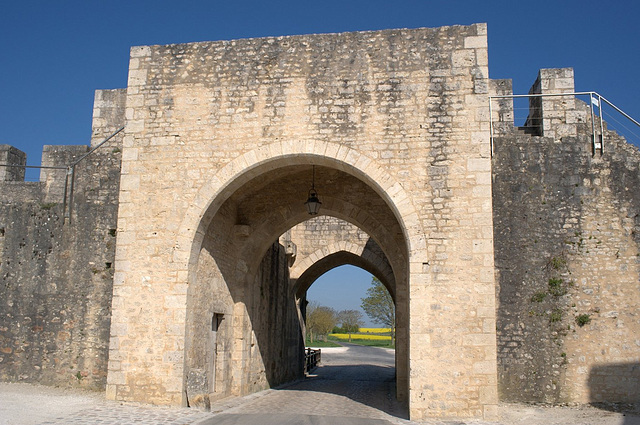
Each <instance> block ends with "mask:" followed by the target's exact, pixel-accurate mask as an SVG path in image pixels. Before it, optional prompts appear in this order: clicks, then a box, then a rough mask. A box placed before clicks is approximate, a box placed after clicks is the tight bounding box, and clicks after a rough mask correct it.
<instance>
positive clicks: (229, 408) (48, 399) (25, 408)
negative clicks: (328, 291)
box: [0, 345, 640, 425]
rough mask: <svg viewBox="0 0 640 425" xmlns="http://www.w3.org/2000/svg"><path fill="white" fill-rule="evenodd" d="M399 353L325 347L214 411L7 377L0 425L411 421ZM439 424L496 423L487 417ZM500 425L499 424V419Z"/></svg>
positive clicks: (586, 410) (524, 421)
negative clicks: (289, 377)
mask: <svg viewBox="0 0 640 425" xmlns="http://www.w3.org/2000/svg"><path fill="white" fill-rule="evenodd" d="M393 365H394V354H393V351H390V350H386V349H382V348H374V347H359V346H353V345H348V346H345V347H340V348H323V349H322V365H321V366H320V367H318V368H317V369H316V370H315V371H314V372H313V375H312V376H311V377H309V378H307V379H305V380H303V381H299V382H295V383H293V384H290V385H287V386H283V387H281V388H278V389H272V390H267V391H262V392H260V393H256V394H251V395H249V396H246V397H241V398H235V399H229V400H226V401H221V402H218V403H216V404H214V405H213V406H212V410H211V412H203V411H200V410H196V409H187V408H175V407H174V408H168V407H157V406H149V405H142V404H135V403H119V402H114V401H109V400H105V399H104V396H103V395H102V394H97V393H79V392H77V391H65V390H61V389H56V388H50V387H43V386H39V385H29V384H10V383H0V425H38V424H40V425H63V424H64V425H115V424H118V425H254V424H258V425H408V424H414V422H410V421H407V420H405V419H403V418H404V417H405V414H404V413H405V412H403V411H402V408H401V407H400V406H399V405H398V403H396V402H395V396H394V387H395V380H394V367H393ZM426 423H428V424H431V425H443V424H446V425H465V424H467V425H471V424H473V425H488V423H487V422H482V421H479V420H465V421H464V422H460V421H452V422H450V421H438V420H429V421H427V422H426ZM499 423H500V424H509V425H514V424H519V425H540V424H545V425H640V416H637V413H636V414H635V415H624V414H622V413H616V412H607V411H603V410H599V409H594V408H590V407H581V408H570V407H567V408H543V407H539V406H527V405H502V406H501V419H500V422H499ZM493 425H499V424H496V423H494V424H493Z"/></svg>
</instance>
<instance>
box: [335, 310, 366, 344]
mask: <svg viewBox="0 0 640 425" xmlns="http://www.w3.org/2000/svg"><path fill="white" fill-rule="evenodd" d="M338 322H340V323H341V324H342V330H343V331H344V332H346V333H348V334H349V342H351V334H352V333H354V332H358V331H359V330H360V326H362V313H360V312H359V311H358V310H342V311H341V312H340V313H338Z"/></svg>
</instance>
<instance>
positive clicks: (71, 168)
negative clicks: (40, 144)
mask: <svg viewBox="0 0 640 425" xmlns="http://www.w3.org/2000/svg"><path fill="white" fill-rule="evenodd" d="M122 130H124V127H120V128H119V129H118V130H116V131H115V132H113V133H111V134H110V135H109V136H107V138H105V139H104V140H103V141H102V142H100V143H98V144H97V145H96V146H94V147H93V148H91V149H90V150H89V151H88V152H87V153H85V154H84V155H82V156H81V157H80V158H78V159H77V160H76V161H74V162H72V163H71V164H69V165H64V166H62V165H60V166H53V165H17V164H0V167H19V168H40V169H51V170H66V175H65V180H64V194H63V198H64V199H63V201H62V214H63V217H64V219H65V220H67V219H68V221H69V223H70V222H71V208H72V202H73V188H74V183H75V175H76V166H77V165H78V164H79V163H80V162H81V161H82V160H84V159H85V158H87V157H88V156H89V155H91V154H92V153H94V152H95V151H96V150H97V149H99V148H100V147H101V146H102V145H104V144H105V143H107V142H108V141H109V140H111V139H113V138H114V137H115V136H116V135H117V134H118V133H120V132H121V131H122ZM67 198H68V199H69V200H68V202H67ZM67 205H68V206H69V210H68V211H67Z"/></svg>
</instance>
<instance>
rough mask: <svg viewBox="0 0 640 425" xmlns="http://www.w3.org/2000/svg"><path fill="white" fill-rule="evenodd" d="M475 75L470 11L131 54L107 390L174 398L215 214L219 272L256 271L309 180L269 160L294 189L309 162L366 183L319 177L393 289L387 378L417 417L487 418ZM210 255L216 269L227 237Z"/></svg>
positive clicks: (242, 276) (487, 188) (487, 236)
mask: <svg viewBox="0 0 640 425" xmlns="http://www.w3.org/2000/svg"><path fill="white" fill-rule="evenodd" d="M425 52H428V53H425ZM487 87H488V68H487V45H486V27H485V26H484V25H471V26H461V27H445V28H437V29H426V28H424V29H414V30H397V31H380V32H370V33H352V34H327V35H313V36H296V37H284V38H269V39H255V40H235V41H232V42H212V43H193V44H183V45H169V46H141V47H135V48H133V49H132V50H131V62H130V70H129V79H128V87H127V100H126V126H125V130H124V136H123V152H122V175H121V179H120V192H119V210H118V232H117V242H116V245H117V246H116V260H115V273H114V290H113V302H112V306H113V310H112V318H111V336H110V353H109V372H108V377H107V396H108V397H109V398H112V399H119V400H139V401H146V402H152V403H159V404H180V403H181V402H182V401H183V400H184V399H185V387H186V385H185V381H188V374H189V371H188V370H187V369H188V368H189V367H191V366H189V365H187V364H186V363H185V349H186V350H187V352H188V350H189V348H188V344H187V343H186V332H187V331H186V329H187V323H188V319H187V314H188V312H189V311H194V310H193V309H191V307H190V304H189V303H188V301H187V300H188V298H189V296H188V295H189V292H190V291H191V292H193V291H194V287H195V286H196V285H197V284H198V281H199V276H198V270H199V268H200V267H199V266H200V264H201V258H203V257H202V255H201V254H202V250H203V247H204V248H205V249H206V248H211V246H209V245H207V244H208V243H209V242H210V241H211V240H212V239H211V235H210V234H209V236H208V233H209V232H210V230H211V231H213V233H214V234H215V228H218V227H220V226H222V224H223V223H227V224H228V225H229V227H228V228H226V229H225V230H226V231H228V232H231V233H232V236H229V237H227V239H223V240H226V241H228V242H229V244H230V246H232V247H233V250H231V251H230V252H233V253H234V259H235V262H234V263H233V267H230V268H229V270H230V271H231V272H230V273H227V276H226V277H225V280H224V281H225V284H227V283H228V282H231V281H233V282H235V283H234V285H235V284H236V283H237V284H239V285H249V284H251V283H252V282H255V281H254V280H252V279H254V278H256V277H257V276H259V275H260V273H264V272H265V270H266V269H265V268H264V266H263V260H264V258H265V253H267V252H268V251H269V249H271V248H270V247H273V243H274V242H275V240H277V237H278V236H279V234H278V232H284V231H286V230H287V229H288V228H290V227H291V226H293V225H295V224H297V223H299V222H301V221H302V220H303V219H304V218H303V217H302V216H297V215H296V214H297V213H296V211H297V210H295V211H294V209H293V208H290V206H291V205H294V204H295V205H298V202H299V201H300V200H296V201H295V202H294V200H293V198H292V196H293V195H292V194H293V193H295V192H302V193H306V191H307V190H308V187H304V188H303V187H302V186H300V187H291V186H290V185H289V182H288V181H285V180H282V178H281V177H282V175H281V174H279V173H281V172H284V173H285V174H286V175H288V176H289V177H291V181H296V179H298V180H306V181H307V184H308V178H309V177H303V175H304V170H305V167H306V170H307V172H309V175H310V170H309V168H310V165H316V167H317V170H318V171H319V172H320V173H326V174H327V176H329V177H330V174H332V173H333V175H334V177H335V178H336V179H339V180H340V181H341V182H342V183H343V186H342V188H343V189H344V188H346V187H347V186H348V184H349V183H348V182H352V183H354V184H356V186H357V188H358V190H359V189H362V190H364V191H365V192H366V194H367V197H358V196H355V197H354V196H353V195H354V194H357V192H353V191H346V190H344V191H343V192H340V191H339V190H338V191H335V192H334V191H327V192H325V193H324V196H325V198H324V200H323V207H324V211H325V212H327V213H328V214H330V215H332V216H335V217H337V218H340V219H344V220H346V221H349V222H351V223H353V224H356V225H357V226H358V227H360V228H362V229H363V230H366V231H367V233H369V234H370V235H371V237H372V238H374V239H375V241H376V242H377V243H378V244H379V245H380V246H381V248H382V249H383V250H384V252H385V255H386V257H387V258H388V259H389V262H390V264H391V266H392V269H393V272H394V276H395V281H396V285H402V288H403V289H402V290H398V291H396V302H397V303H398V304H399V305H403V306H405V308H404V310H403V311H402V312H401V315H402V316H403V317H402V320H403V321H404V322H403V323H404V326H405V329H407V334H406V335H404V336H402V335H400V334H399V335H398V344H399V345H402V346H404V347H406V349H407V350H406V354H405V360H403V361H402V362H401V364H402V367H404V368H405V373H404V375H402V376H404V378H403V379H404V380H403V381H402V382H400V381H399V382H398V386H399V388H404V389H405V396H406V397H407V400H408V404H409V410H410V414H411V417H412V419H417V420H419V419H421V418H426V417H428V416H467V417H468V416H474V417H480V416H483V417H485V418H490V417H492V415H494V414H495V406H496V403H497V392H496V381H497V376H496V331H495V277H494V268H493V233H492V205H491V162H490V157H489V129H488V119H489V118H488V92H487V90H488V89H487ZM279 176H280V177H279ZM325 177H326V176H325ZM343 177H344V180H343ZM339 180H336V183H337V182H338V181H339ZM275 183H277V184H278V185H280V186H282V188H284V189H287V188H288V189H291V193H288V192H286V190H285V191H283V192H282V193H280V194H279V195H282V197H281V198H279V199H278V201H279V202H280V201H282V204H281V205H282V208H279V209H269V208H270V205H272V203H269V202H263V203H260V202H259V203H258V208H262V209H263V211H262V214H255V215H254V214H250V212H249V209H247V208H246V207H245V206H244V205H245V201H247V200H248V199H250V198H251V196H253V198H252V200H253V199H259V197H257V196H256V195H257V194H259V193H261V192H260V191H256V189H257V188H259V187H260V185H261V184H263V185H264V186H262V187H263V188H266V189H267V190H268V189H269V188H270V187H272V186H269V185H273V184H275ZM335 187H339V186H335ZM347 192H348V193H347ZM363 193H364V192H363ZM363 199H364V200H365V201H364V202H365V203H366V202H367V200H373V204H372V205H365V204H363ZM270 201H271V200H270ZM302 202H304V199H302ZM234 203H236V204H237V205H240V208H239V210H238V211H235V213H234V206H233V204H234ZM378 207H383V209H382V210H379V209H376V208H378ZM265 208H267V209H265ZM256 211H257V210H256ZM379 211H385V217H388V219H387V218H383V217H382V216H380V215H379ZM225 214H226V215H225ZM234 214H235V215H234ZM301 214H304V213H301ZM225 217H227V218H229V219H228V220H227V221H225V219H224V218H225ZM245 217H248V218H249V220H248V222H244V220H243V218H245ZM258 217H259V219H257V218H258ZM231 218H234V220H231ZM238 218H240V219H238ZM212 223H213V227H211V225H212ZM247 226H248V227H247ZM247 233H248V234H249V237H246V236H244V235H246V234H247ZM232 238H237V239H238V240H241V239H242V238H244V241H242V242H239V241H238V240H232ZM216 243H217V242H216ZM214 247H215V245H214ZM272 249H273V250H274V254H273V255H274V257H273V258H275V250H276V249H275V248H272ZM213 251H214V252H212V254H213V255H212V256H211V258H212V261H211V264H217V263H216V262H217V261H218V260H217V259H216V258H218V259H220V257H219V256H221V255H223V254H224V251H218V250H216V249H214V250H213ZM216 267H219V265H217V266H216ZM205 269H207V268H206V267H204V266H203V268H202V270H205ZM238 282H240V283H238ZM234 306H235V304H234ZM211 308H212V309H213V307H211ZM238 308H239V307H238ZM210 313H217V314H221V315H222V316H223V317H224V318H222V323H230V322H225V320H226V318H227V316H228V315H229V314H230V313H228V312H225V311H213V310H212V311H211V312H210ZM225 315H226V316H225ZM217 317H218V318H220V316H217ZM399 318H400V317H399ZM189 320H191V319H189ZM216 323H217V322H216ZM234 323H235V322H234ZM207 324H208V328H209V329H211V328H213V327H214V326H213V325H214V323H213V317H212V318H208V320H207ZM239 326H240V327H242V326H244V325H243V324H242V323H239ZM409 329H410V331H409ZM221 332H223V331H221ZM249 337H251V335H249ZM401 337H402V338H404V340H403V341H400V338H401ZM250 339H251V338H249V340H250ZM185 346H187V347H185ZM235 352H237V353H246V352H247V351H246V350H245V351H242V350H239V351H235ZM195 369H197V367H196V368H195ZM409 370H410V372H409ZM399 375H401V373H400V371H399ZM185 377H186V378H185ZM245 378H246V379H245ZM238 379H239V381H238V382H252V381H251V378H249V377H244V378H243V377H239V378H238ZM242 379H244V380H245V381H242ZM255 382H257V381H255ZM469 382H473V385H469ZM239 388H241V390H240V391H244V389H242V388H243V387H242V385H240V387H239Z"/></svg>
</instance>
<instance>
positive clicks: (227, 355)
mask: <svg viewBox="0 0 640 425" xmlns="http://www.w3.org/2000/svg"><path fill="white" fill-rule="evenodd" d="M284 158H286V161H283V159H282V158H280V159H278V158H275V159H274V160H272V161H270V162H267V163H266V164H263V165H262V167H261V168H262V170H264V171H263V173H262V174H258V175H257V176H256V177H255V178H253V179H251V180H249V181H247V182H246V183H244V185H242V186H240V187H239V188H238V189H236V190H235V191H234V192H233V193H232V194H231V195H230V196H229V197H228V198H227V199H226V200H224V202H222V203H221V205H220V207H219V208H218V210H217V211H216V212H215V213H214V214H212V216H213V217H212V219H211V221H210V222H209V225H208V226H207V227H206V231H205V233H204V237H203V239H202V241H203V242H202V245H201V247H200V253H199V256H198V261H197V265H196V267H194V268H193V269H192V273H193V275H192V277H191V278H190V280H189V281H190V285H189V288H188V298H187V334H186V340H185V350H186V351H185V353H186V355H185V379H186V384H185V387H186V389H187V396H188V398H189V402H190V403H191V404H193V403H194V402H195V403H198V402H199V400H200V399H202V398H203V397H205V396H206V391H211V393H210V397H211V398H218V397H227V396H229V395H242V394H246V393H249V392H253V391H257V390H260V389H263V388H268V387H271V386H274V385H277V384H279V383H281V382H283V381H287V380H291V379H295V378H297V377H299V373H300V372H301V371H302V367H301V357H300V355H301V353H302V351H303V350H302V349H303V345H302V344H303V342H302V340H301V338H300V337H301V335H302V334H301V328H300V326H301V324H300V322H299V321H296V320H294V319H298V317H299V312H298V311H297V305H298V304H297V301H298V300H297V299H296V298H295V297H294V295H295V289H293V288H290V287H289V286H288V283H289V279H288V274H287V272H288V270H285V267H283V266H284V265H285V264H286V261H285V260H284V257H283V250H282V249H279V246H277V244H274V243H275V242H276V241H277V240H278V238H279V236H280V235H281V234H282V233H284V231H285V230H286V229H287V228H288V227H290V226H291V225H293V224H297V223H298V222H301V221H303V220H306V219H307V217H308V215H307V213H306V211H305V210H304V208H302V207H303V202H304V200H305V197H306V189H307V186H308V185H309V179H308V177H309V172H310V164H309V160H310V159H312V160H313V162H314V163H316V164H318V165H316V187H318V188H324V189H325V190H326V193H328V195H324V196H323V198H322V199H323V212H324V213H325V214H328V215H332V216H335V217H342V218H343V219H348V220H350V221H352V222H354V223H357V224H358V225H359V226H362V227H363V228H364V229H366V230H368V231H369V232H371V234H372V237H373V238H376V240H379V241H381V242H380V244H381V246H380V249H381V250H382V251H385V252H386V253H387V255H388V256H389V258H390V260H389V261H388V263H387V267H394V268H395V273H396V274H397V275H398V276H399V277H400V278H399V279H398V283H397V284H396V279H395V277H394V278H393V279H394V280H393V282H394V287H393V291H394V293H396V294H398V296H397V298H398V299H399V300H401V301H400V304H399V305H400V308H399V326H398V331H399V332H398V335H399V336H400V335H404V339H403V338H402V337H399V341H398V353H399V355H398V378H399V379H398V388H399V391H398V395H399V397H402V398H403V399H405V400H406V394H407V388H406V382H407V378H408V376H407V373H408V369H407V367H406V366H404V365H406V362H407V358H408V346H407V344H406V342H407V339H406V334H407V332H408V329H407V322H406V318H407V317H408V315H407V312H406V309H407V307H408V305H407V298H406V296H405V297H403V296H402V295H401V294H406V279H407V276H408V260H407V259H408V247H407V244H406V240H405V238H404V237H403V236H402V235H403V233H404V232H403V229H402V226H401V225H400V223H399V222H398V220H397V218H396V217H395V215H394V213H393V211H392V209H391V208H389V207H388V206H387V203H386V202H387V201H385V200H384V199H383V198H382V197H380V196H379V195H377V193H376V192H375V191H374V190H373V189H372V188H371V187H369V186H367V185H366V184H365V183H364V182H363V181H362V180H360V179H358V178H356V177H355V176H353V175H351V174H349V173H346V172H345V171H343V170H341V168H345V167H344V164H341V163H340V162H338V161H336V160H334V159H330V158H326V157H318V156H305V155H300V156H298V157H296V158H289V157H284ZM279 161H280V163H281V164H283V165H281V166H280V167H276V166H274V164H273V163H278V162H279ZM305 162H307V164H306V165H305ZM285 163H286V165H284V164H285ZM320 164H324V165H320ZM328 164H333V165H334V167H328V166H327V165H328ZM213 203H215V200H213V202H212V204H213ZM370 205H374V206H375V207H376V208H373V209H372V211H369V212H367V208H366V207H368V206H370ZM391 235H395V237H391ZM270 247H271V248H270ZM265 253H266V254H265ZM370 255H373V254H372V253H370ZM380 264H382V260H380ZM385 273H387V274H388V273H391V270H385ZM257 293H259V294H260V296H257V295H256V294H257ZM272 311H275V312H276V313H275V314H277V315H279V316H277V317H274V316H273V315H272V314H271V313H270V312H272ZM219 317H224V321H223V324H222V327H221V328H220V329H216V338H217V340H216V342H214V343H211V342H210V341H211V332H212V329H211V326H212V325H211V323H212V321H213V320H214V319H215V318H219ZM273 322H277V323H279V324H280V325H278V326H277V328H278V332H273V328H272V327H271V326H272V325H271V324H272V323H273ZM215 347H217V350H216V348H215ZM211 350H216V352H215V356H214V355H212V354H208V353H210V352H211ZM283 353H284V354H283ZM213 357H216V358H217V359H219V360H217V363H216V365H211V363H209V364H207V361H210V360H208V359H211V358H213ZM212 368H213V370H212ZM214 376H215V377H216V382H217V384H216V383H215V382H210V380H211V379H212V378H211V377H214Z"/></svg>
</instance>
